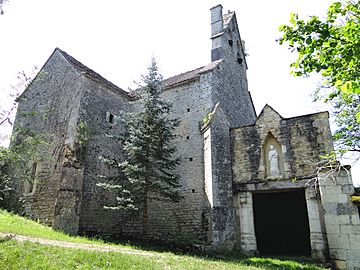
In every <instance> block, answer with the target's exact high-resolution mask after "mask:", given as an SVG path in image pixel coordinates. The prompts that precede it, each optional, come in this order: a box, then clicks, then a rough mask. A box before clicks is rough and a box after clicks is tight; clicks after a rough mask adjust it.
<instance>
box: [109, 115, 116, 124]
mask: <svg viewBox="0 0 360 270" xmlns="http://www.w3.org/2000/svg"><path fill="white" fill-rule="evenodd" d="M114 118H115V117H114V115H113V114H112V113H110V114H109V123H110V124H114Z"/></svg>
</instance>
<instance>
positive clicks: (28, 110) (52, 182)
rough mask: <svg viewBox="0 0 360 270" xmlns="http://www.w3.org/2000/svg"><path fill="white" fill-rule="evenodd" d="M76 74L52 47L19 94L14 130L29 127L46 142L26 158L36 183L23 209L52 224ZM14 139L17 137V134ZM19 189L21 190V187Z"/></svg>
mask: <svg viewBox="0 0 360 270" xmlns="http://www.w3.org/2000/svg"><path fill="white" fill-rule="evenodd" d="M64 76H65V77H66V78H67V79H66V80H64V79H63V78H64ZM78 77H79V74H78V73H77V72H76V71H75V70H74V69H73V68H72V66H71V65H70V64H68V63H67V62H66V61H65V59H64V58H63V57H62V55H61V54H60V53H59V52H57V51H56V50H55V52H54V53H53V55H52V56H51V57H50V58H49V60H48V61H47V62H46V63H45V65H44V67H43V68H42V69H41V71H40V72H39V74H37V76H36V78H35V79H34V80H33V82H32V83H31V84H30V85H29V87H28V88H27V90H26V91H25V92H24V93H23V94H22V95H21V96H20V97H19V104H18V110H17V115H16V121H15V125H14V131H15V132H16V130H17V129H18V128H22V129H29V130H30V131H32V132H34V133H35V134H37V135H40V136H41V138H42V139H43V140H44V141H45V142H47V144H46V145H42V146H41V147H39V149H38V156H39V157H41V159H40V158H38V159H37V160H31V161H29V166H33V164H34V163H35V162H36V163H37V166H36V172H35V173H36V183H35V184H34V187H33V191H32V192H31V193H26V192H25V194H24V199H25V212H26V214H27V215H29V216H31V217H32V218H34V219H37V220H40V221H41V222H44V223H46V224H49V225H53V223H54V211H55V204H56V198H57V195H58V188H59V183H60V178H61V174H62V172H61V171H62V165H63V160H64V152H65V150H66V145H67V141H68V140H69V139H70V138H71V137H73V135H74V130H73V129H72V128H71V127H72V126H73V125H74V122H76V119H77V117H78V116H77V113H78V109H79V100H80V90H79V84H78V83H77V82H78V81H77V80H78ZM18 139H19V140H21V136H20V137H19V138H18ZM15 143H16V142H15ZM19 189H20V190H22V191H25V190H24V189H23V187H19Z"/></svg>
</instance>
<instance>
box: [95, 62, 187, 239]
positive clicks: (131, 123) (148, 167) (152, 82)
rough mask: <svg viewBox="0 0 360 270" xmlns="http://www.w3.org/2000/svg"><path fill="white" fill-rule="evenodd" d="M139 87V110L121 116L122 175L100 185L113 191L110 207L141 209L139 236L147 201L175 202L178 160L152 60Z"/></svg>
mask: <svg viewBox="0 0 360 270" xmlns="http://www.w3.org/2000/svg"><path fill="white" fill-rule="evenodd" d="M142 83H143V85H142V87H141V88H139V90H137V91H136V95H137V98H138V101H137V102H139V103H140V104H139V105H140V108H141V110H140V112H138V113H129V114H127V115H125V120H126V122H125V124H126V126H127V132H126V134H124V135H125V136H124V141H123V150H124V152H125V154H126V160H125V161H123V162H121V163H117V162H114V163H116V164H117V166H118V167H120V168H121V170H122V172H123V173H124V177H122V178H121V179H118V181H115V182H114V184H111V185H110V184H100V186H102V187H104V188H107V189H116V190H117V205H116V206H115V207H111V208H113V209H132V210H140V211H142V224H143V225H142V237H143V238H144V237H146V233H147V225H148V206H149V201H150V200H160V201H170V202H179V201H180V199H181V195H180V193H179V187H180V186H181V185H180V182H179V180H180V179H179V175H177V174H176V173H174V169H175V167H176V166H177V165H178V163H179V159H178V158H174V157H173V156H174V154H175V153H176V148H175V147H174V146H173V145H172V141H173V139H174V138H175V135H174V130H175V128H176V127H177V126H178V125H179V120H178V119H170V118H169V113H170V110H171V107H172V106H171V103H169V102H167V101H165V100H163V99H162V98H161V97H160V93H161V92H162V91H163V89H164V87H163V85H162V76H161V75H160V74H159V72H158V67H157V64H156V61H155V59H152V62H151V65H150V67H149V68H148V73H147V74H146V75H145V76H142Z"/></svg>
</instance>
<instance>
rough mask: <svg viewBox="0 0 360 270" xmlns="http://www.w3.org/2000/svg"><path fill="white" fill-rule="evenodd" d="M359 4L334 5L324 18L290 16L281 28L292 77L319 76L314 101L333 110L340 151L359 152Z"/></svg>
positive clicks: (281, 41)
mask: <svg viewBox="0 0 360 270" xmlns="http://www.w3.org/2000/svg"><path fill="white" fill-rule="evenodd" d="M359 18H360V4H359V1H358V0H353V1H343V2H334V3H332V4H331V5H330V7H329V8H328V12H327V16H326V18H324V19H320V18H318V17H316V16H312V17H311V18H310V19H309V20H308V21H304V20H302V19H299V17H298V15H297V14H291V18H290V23H291V25H281V26H280V31H281V32H282V33H283V36H282V37H281V38H280V39H279V40H278V42H279V43H280V44H284V43H287V44H288V46H289V48H290V49H291V51H292V52H296V53H297V56H298V57H297V60H296V61H295V62H294V63H292V64H291V69H292V71H291V73H292V74H293V75H294V76H309V75H310V74H311V73H319V74H320V75H321V76H322V78H323V81H322V84H321V87H319V89H318V90H317V91H316V92H315V99H316V100H319V99H323V100H324V101H325V102H326V103H328V104H330V105H332V106H333V108H334V115H335V122H336V124H337V126H338V127H339V129H338V130H337V131H336V132H335V134H334V139H335V141H336V143H337V146H338V148H339V149H340V150H343V151H355V152H360V142H359V137H360V135H359V134H360V24H359Z"/></svg>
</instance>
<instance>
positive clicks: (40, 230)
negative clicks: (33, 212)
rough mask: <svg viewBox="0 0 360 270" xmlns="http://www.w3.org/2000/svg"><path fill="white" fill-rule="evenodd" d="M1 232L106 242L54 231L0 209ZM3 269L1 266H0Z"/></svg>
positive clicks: (60, 239)
mask: <svg viewBox="0 0 360 270" xmlns="http://www.w3.org/2000/svg"><path fill="white" fill-rule="evenodd" d="M0 232H6V233H14V234H21V235H26V236H32V237H40V238H44V239H51V240H58V241H67V242H74V243H84V244H99V245H101V244H105V243H104V241H102V240H97V239H88V238H86V237H79V236H76V237H74V236H70V235H68V234H65V233H63V232H59V231H54V230H53V229H52V228H50V227H48V226H45V225H42V224H40V223H38V222H35V221H33V220H30V219H27V218H24V217H20V216H18V215H15V214H13V213H9V212H7V211H5V210H1V209H0ZM0 269H1V268H0Z"/></svg>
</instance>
